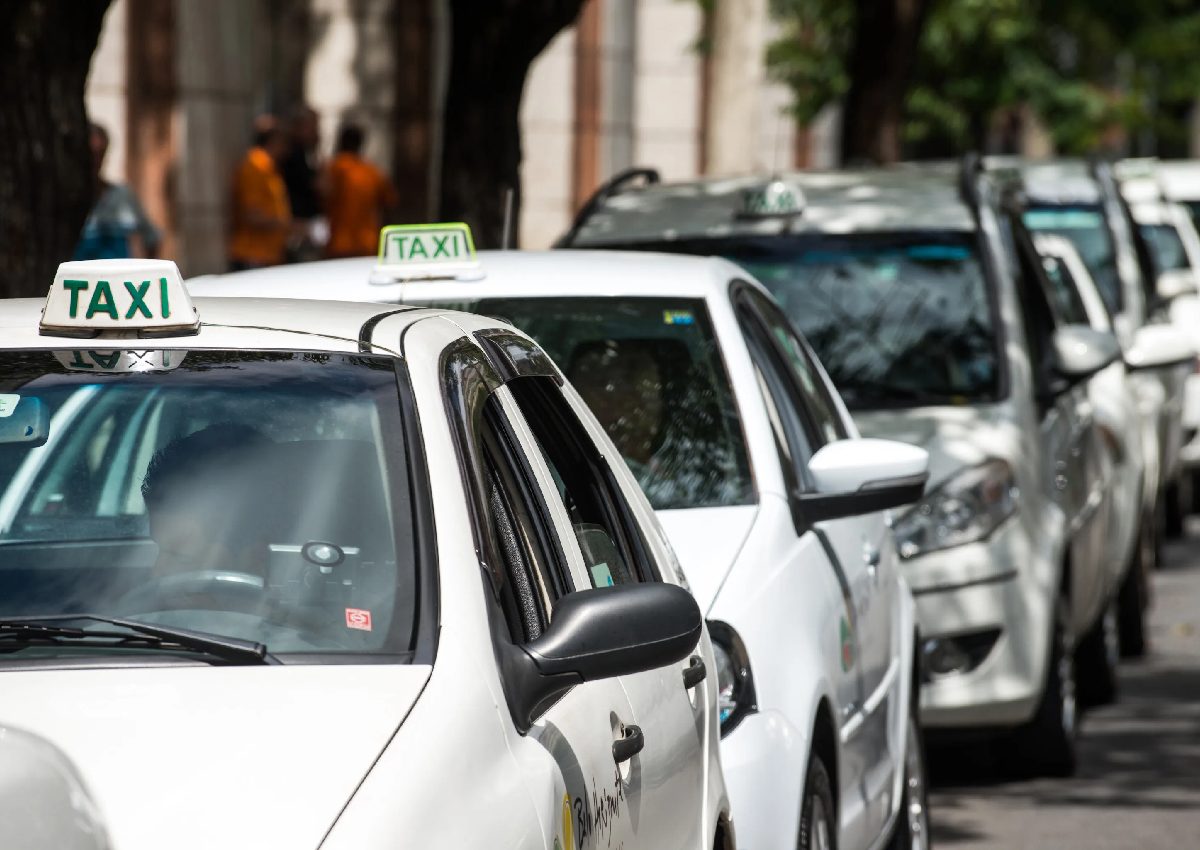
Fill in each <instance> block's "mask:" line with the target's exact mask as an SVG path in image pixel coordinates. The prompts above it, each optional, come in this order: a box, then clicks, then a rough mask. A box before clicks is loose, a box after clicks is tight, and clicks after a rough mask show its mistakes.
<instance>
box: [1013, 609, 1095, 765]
mask: <svg viewBox="0 0 1200 850" xmlns="http://www.w3.org/2000/svg"><path fill="white" fill-rule="evenodd" d="M1068 610H1069V603H1068V601H1067V598H1066V597H1065V596H1062V597H1060V598H1059V601H1058V605H1056V606H1055V618H1054V628H1053V632H1052V634H1051V638H1050V659H1049V662H1048V663H1047V665H1046V679H1045V684H1044V686H1043V687H1042V696H1041V699H1040V700H1039V701H1038V706H1037V710H1036V711H1035V712H1034V715H1033V719H1032V720H1030V721H1029V722H1028V723H1026V724H1025V725H1024V726H1022V727H1021V728H1019V729H1018V730H1017V731H1016V732H1015V733H1014V735H1013V740H1012V742H1011V743H1012V746H1010V747H1006V748H1005V755H1006V760H1007V762H1008V764H1007V766H1008V767H1009V768H1010V770H1011V771H1012V772H1015V773H1017V774H1019V775H1024V776H1058V777H1062V776H1071V775H1073V774H1074V773H1075V763H1076V742H1077V738H1078V729H1079V723H1078V720H1079V718H1078V711H1077V704H1076V698H1075V681H1076V680H1075V652H1074V646H1073V645H1072V641H1071V639H1070V629H1069V626H1068V622H1069V617H1068Z"/></svg>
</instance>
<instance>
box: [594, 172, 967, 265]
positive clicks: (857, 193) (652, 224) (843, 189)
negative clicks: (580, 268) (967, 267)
mask: <svg viewBox="0 0 1200 850" xmlns="http://www.w3.org/2000/svg"><path fill="white" fill-rule="evenodd" d="M959 174H960V171H959V166H958V165H957V164H955V163H948V162H946V163H919V164H916V163H908V164H903V165H897V166H890V167H885V168H866V169H851V170H845V171H796V172H790V173H786V174H780V175H776V176H777V177H778V179H780V180H783V181H784V182H786V183H787V184H789V185H791V186H794V187H796V188H798V189H799V190H800V192H801V193H802V194H803V196H804V201H803V212H802V213H801V214H799V215H796V216H791V217H787V218H779V217H775V218H771V217H765V218H751V217H746V216H743V215H741V213H742V208H743V200H744V193H745V192H748V191H751V190H754V189H760V188H762V187H763V186H764V185H765V184H766V183H767V182H769V181H770V180H771V179H774V178H772V177H763V176H757V177H736V178H728V179H716V178H709V179H703V180H693V181H685V182H678V183H653V184H650V185H647V186H644V187H642V188H635V189H629V190H625V191H621V192H619V193H617V194H614V195H612V196H611V197H609V198H607V199H606V200H604V201H603V202H602V203H601V204H600V207H599V209H597V210H596V211H595V212H594V213H593V214H592V215H590V216H589V217H588V219H587V220H586V221H585V222H584V223H583V226H582V227H581V228H580V229H579V232H578V234H577V235H576V237H575V238H574V240H573V241H572V245H578V246H581V247H582V246H588V245H605V244H611V245H619V244H634V243H638V242H649V241H654V242H658V241H671V240H675V239H706V238H717V239H719V238H724V237H732V236H774V235H778V234H780V233H785V232H786V233H853V232H860V231H878V232H889V231H896V230H927V229H928V230H974V228H975V221H974V218H973V217H972V214H971V209H970V207H968V206H967V204H966V203H965V202H964V201H963V198H962V196H961V194H960V191H959Z"/></svg>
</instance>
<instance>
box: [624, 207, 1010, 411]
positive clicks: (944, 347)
mask: <svg viewBox="0 0 1200 850" xmlns="http://www.w3.org/2000/svg"><path fill="white" fill-rule="evenodd" d="M639 247H645V248H647V249H654V248H658V249H659V250H668V251H672V252H675V253H680V252H683V253H696V254H718V255H720V256H724V257H727V258H729V259H731V260H733V261H734V262H736V263H738V264H739V265H741V266H742V267H743V268H745V269H746V270H747V271H749V272H750V273H751V274H753V275H754V276H755V277H756V278H757V279H758V280H759V281H761V282H762V283H763V284H764V285H765V286H766V287H767V289H768V290H770V292H771V294H772V295H773V296H775V299H776V300H777V301H778V302H779V304H780V305H781V307H782V308H783V312H784V313H785V314H786V316H787V318H788V319H789V320H790V322H791V324H792V325H793V326H794V327H795V328H796V329H797V330H798V331H799V332H800V333H802V334H803V335H804V339H805V340H807V343H808V345H810V346H811V347H812V349H813V351H814V352H815V353H816V356H817V357H818V358H819V360H820V363H821V365H822V366H823V367H824V368H825V370H826V372H828V374H829V377H830V379H831V380H832V381H833V385H834V386H835V387H836V388H837V391H838V393H839V394H840V395H841V397H842V401H843V402H844V403H845V405H846V407H848V408H849V409H851V410H864V409H877V408H893V407H896V408H899V407H913V406H918V405H922V404H946V403H969V402H975V401H990V400H993V399H995V398H997V397H998V394H999V391H1000V357H999V344H998V334H997V332H996V326H997V322H996V319H995V315H994V310H993V306H992V298H991V294H990V290H989V285H988V281H987V278H986V276H985V274H984V270H983V265H982V263H981V261H980V258H979V251H978V246H977V244H976V240H975V236H974V234H971V233H965V232H961V231H913V232H888V233H882V232H879V233H870V232H864V233H856V234H845V235H838V234H820V233H808V234H786V235H772V236H738V237H728V238H715V239H698V240H680V241H678V242H671V243H664V244H661V245H645V246H639Z"/></svg>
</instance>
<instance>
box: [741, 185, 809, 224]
mask: <svg viewBox="0 0 1200 850" xmlns="http://www.w3.org/2000/svg"><path fill="white" fill-rule="evenodd" d="M804 203H805V201H804V193H803V192H802V191H800V187H799V186H797V185H795V184H794V183H789V182H787V181H785V180H780V179H775V180H771V181H770V182H768V183H767V184H765V185H763V186H757V187H755V188H753V189H747V190H745V191H743V192H742V208H741V209H740V210H738V217H739V218H778V217H787V216H795V215H800V214H801V213H803V212H804Z"/></svg>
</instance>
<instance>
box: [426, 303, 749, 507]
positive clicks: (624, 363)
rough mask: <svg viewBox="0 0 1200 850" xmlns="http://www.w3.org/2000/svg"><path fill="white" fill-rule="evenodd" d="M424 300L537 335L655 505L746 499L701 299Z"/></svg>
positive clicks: (729, 407) (733, 424)
mask: <svg viewBox="0 0 1200 850" xmlns="http://www.w3.org/2000/svg"><path fill="white" fill-rule="evenodd" d="M423 303H424V302H423ZM431 306H440V307H448V308H451V309H457V310H469V311H470V312H473V313H483V314H485V315H488V316H495V317H498V318H501V319H503V320H505V321H507V322H510V323H512V324H513V325H515V326H516V327H518V328H520V329H521V330H523V331H525V333H527V334H529V335H530V336H531V337H533V338H534V339H535V340H537V342H538V344H539V345H541V346H542V348H544V349H545V350H546V352H547V353H548V354H549V355H550V356H551V357H552V358H554V361H555V362H556V363H557V364H558V365H559V367H560V368H561V369H562V370H563V372H564V374H565V375H566V376H567V378H568V380H570V381H571V383H572V384H573V385H574V386H575V389H576V390H578V392H579V394H580V395H581V396H582V397H583V400H584V401H585V402H587V404H588V406H589V407H590V408H591V409H592V412H593V413H595V415H596V418H597V419H598V420H599V421H600V424H601V425H602V426H603V427H604V429H605V431H607V432H608V435H609V437H611V438H612V441H613V442H614V443H615V444H616V446H617V448H618V449H619V450H620V452H621V455H622V456H623V457H624V458H625V462H626V463H627V464H628V465H629V468H630V470H632V472H633V474H634V476H635V477H636V478H637V479H638V483H639V484H641V486H642V489H643V490H644V491H645V493H646V495H647V496H648V497H649V499H650V503H651V504H652V505H653V506H654V507H655V509H657V510H667V509H672V508H704V507H723V506H727V505H744V504H750V503H751V502H753V500H754V495H753V487H752V484H751V479H750V466H749V463H748V461H747V459H746V449H745V440H744V438H743V436H742V428H741V423H740V421H739V419H738V416H737V409H736V407H735V406H734V402H733V392H732V391H731V389H730V385H729V376H728V374H727V373H726V371H725V366H724V363H723V361H722V359H721V352H720V348H719V347H718V345H717V340H716V335H715V334H714V333H713V328H712V324H711V322H710V321H709V316H708V311H707V309H706V308H705V306H704V302H703V301H702V300H700V299H680V298H583V297H580V298H481V299H478V300H472V301H454V302H437V303H434V304H431Z"/></svg>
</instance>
